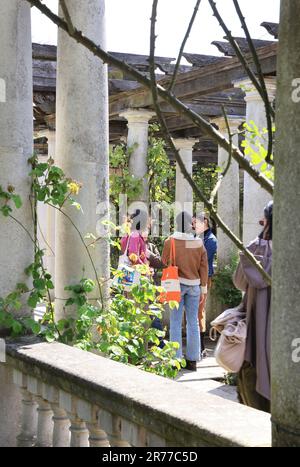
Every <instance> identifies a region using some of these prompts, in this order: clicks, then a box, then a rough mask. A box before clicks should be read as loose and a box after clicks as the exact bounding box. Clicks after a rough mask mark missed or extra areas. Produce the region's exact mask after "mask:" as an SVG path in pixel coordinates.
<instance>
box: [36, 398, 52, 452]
mask: <svg viewBox="0 0 300 467" xmlns="http://www.w3.org/2000/svg"><path fill="white" fill-rule="evenodd" d="M36 400H37V403H38V409H37V412H38V426H37V441H36V446H37V447H40V448H47V447H51V446H52V439H53V420H52V416H53V412H52V408H51V405H50V404H49V402H47V401H45V400H44V399H42V398H41V397H38V396H37V397H36Z"/></svg>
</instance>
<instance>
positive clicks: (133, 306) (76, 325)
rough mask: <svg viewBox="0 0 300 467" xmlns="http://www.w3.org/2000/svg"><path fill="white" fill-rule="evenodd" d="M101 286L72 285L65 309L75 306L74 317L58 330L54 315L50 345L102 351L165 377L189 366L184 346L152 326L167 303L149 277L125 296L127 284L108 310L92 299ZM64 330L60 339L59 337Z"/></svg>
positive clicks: (49, 321)
mask: <svg viewBox="0 0 300 467" xmlns="http://www.w3.org/2000/svg"><path fill="white" fill-rule="evenodd" d="M94 287H95V284H94V283H93V281H91V280H87V279H82V280H81V282H80V284H78V285H73V286H69V287H66V290H68V291H70V292H71V294H72V295H71V297H70V298H69V299H68V300H67V301H66V304H65V308H67V307H70V306H74V305H75V307H76V313H75V317H74V318H72V317H71V318H68V319H63V320H60V321H58V322H57V323H56V327H55V326H54V323H53V321H52V317H51V316H50V315H48V316H46V317H45V318H44V324H45V323H46V322H47V327H46V328H45V330H44V332H43V335H44V336H45V338H46V339H47V341H48V342H52V341H54V340H59V341H60V342H63V343H65V344H69V345H73V346H76V347H79V348H81V349H83V350H98V351H100V352H101V353H103V354H104V355H107V356H109V357H110V358H111V359H113V360H116V361H119V362H122V363H127V364H132V365H135V366H138V367H139V368H141V369H144V370H146V371H149V372H152V373H156V374H159V375H161V376H168V377H174V376H176V374H177V372H178V371H179V370H180V368H181V365H182V366H184V365H185V362H184V361H183V360H179V359H177V358H176V357H175V354H176V350H177V348H178V344H177V343H174V342H168V341H164V343H165V346H164V348H163V349H161V348H160V347H159V344H160V340H162V339H164V337H165V331H159V330H157V329H154V328H152V327H151V323H152V320H153V318H154V317H158V318H161V317H162V305H161V304H160V303H159V302H158V293H159V290H160V289H159V288H157V287H156V286H155V285H153V284H152V283H151V282H150V281H149V280H148V279H147V278H142V282H141V284H140V285H136V286H133V287H132V290H131V292H130V293H127V294H124V290H123V286H120V287H118V288H117V290H116V291H115V294H114V295H113V297H112V300H111V303H110V306H109V308H108V309H107V310H103V309H101V306H100V305H99V303H95V304H91V303H90V301H89V300H88V293H90V292H91V291H92V290H93V288H94ZM58 331H59V333H60V335H58Z"/></svg>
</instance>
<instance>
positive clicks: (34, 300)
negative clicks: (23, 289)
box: [27, 292, 40, 308]
mask: <svg viewBox="0 0 300 467" xmlns="http://www.w3.org/2000/svg"><path fill="white" fill-rule="evenodd" d="M39 301H40V296H39V294H38V293H36V292H32V293H31V294H30V296H29V298H28V300H27V304H28V305H29V306H30V307H31V308H36V306H37V304H38V303H39Z"/></svg>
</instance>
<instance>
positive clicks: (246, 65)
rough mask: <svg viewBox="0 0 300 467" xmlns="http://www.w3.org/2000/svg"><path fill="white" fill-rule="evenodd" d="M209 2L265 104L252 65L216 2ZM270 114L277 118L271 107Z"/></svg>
mask: <svg viewBox="0 0 300 467" xmlns="http://www.w3.org/2000/svg"><path fill="white" fill-rule="evenodd" d="M208 1H209V4H210V6H211V9H212V10H213V13H214V16H215V17H216V18H217V20H218V21H219V24H220V26H221V28H222V29H223V31H224V32H225V34H226V39H227V40H228V41H229V43H230V45H231V46H232V47H233V49H234V51H235V53H236V55H237V57H238V59H239V61H240V62H241V64H242V65H243V67H244V69H245V71H246V73H247V75H248V76H249V78H250V79H251V81H252V83H253V85H254V87H255V88H256V90H257V92H258V93H259V95H260V97H261V98H262V100H263V101H264V102H265V94H264V91H263V89H262V87H261V84H260V82H259V81H258V80H257V78H256V76H255V74H254V73H253V71H252V70H251V68H250V65H249V63H248V62H247V60H246V58H245V57H244V55H243V52H242V51H241V49H240V47H239V45H238V43H237V42H236V40H235V39H234V37H233V36H232V34H231V32H230V31H229V29H228V28H227V26H226V24H225V22H224V21H223V19H222V16H221V15H220V13H219V11H218V9H217V6H216V3H215V2H214V0H208ZM269 112H270V114H271V116H272V118H273V119H274V118H275V112H274V109H273V108H272V107H271V106H269Z"/></svg>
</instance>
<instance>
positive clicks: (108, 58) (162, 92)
mask: <svg viewBox="0 0 300 467" xmlns="http://www.w3.org/2000/svg"><path fill="white" fill-rule="evenodd" d="M23 1H26V2H29V3H30V4H31V5H32V6H35V7H36V8H38V9H39V10H40V11H41V12H42V13H43V14H44V15H46V16H47V17H48V18H49V19H50V20H51V21H52V22H53V23H55V24H56V25H57V26H58V27H60V28H61V29H63V30H64V31H66V32H68V24H67V23H66V22H65V21H64V20H63V19H61V18H60V17H59V16H57V15H55V14H54V13H53V12H52V11H51V10H50V9H49V8H48V7H47V6H46V5H44V4H42V3H41V2H40V1H39V0H23ZM72 37H73V38H74V39H75V40H76V41H77V42H78V43H80V44H82V45H83V46H85V47H86V48H87V49H88V50H90V51H91V52H92V53H93V54H94V55H95V56H97V57H99V58H101V60H102V61H103V62H104V63H110V64H111V65H113V66H115V67H117V68H119V69H120V70H123V71H125V72H126V73H128V74H129V75H131V76H132V77H133V78H134V79H135V80H136V81H138V82H139V83H140V84H142V85H143V86H144V87H146V88H148V89H151V83H150V80H149V79H148V78H146V77H145V76H144V75H143V74H142V73H140V72H139V71H137V70H136V69H134V68H133V67H131V66H130V65H128V64H127V63H125V62H124V61H121V60H118V59H117V58H115V57H113V56H112V55H110V54H109V53H107V52H105V51H104V50H103V49H101V47H99V46H98V45H96V44H95V43H94V42H93V41H91V40H90V39H88V38H87V37H85V36H84V35H83V34H82V32H81V31H78V30H77V29H76V28H75V32H74V34H73V35H72ZM157 93H158V95H159V96H160V98H161V99H163V100H165V101H166V102H168V103H169V104H170V105H172V107H173V108H174V109H175V110H178V112H180V113H181V114H183V115H185V116H187V117H188V118H189V119H190V120H191V121H192V122H193V123H194V124H195V125H196V126H197V127H199V128H200V129H201V130H202V131H203V133H204V134H206V135H207V136H209V137H211V138H212V139H213V140H214V141H215V142H216V143H217V144H218V145H219V146H221V147H222V148H223V149H225V150H226V151H227V152H228V151H229V149H230V148H229V142H228V140H227V139H226V138H225V137H224V136H223V135H222V134H221V133H220V132H218V131H217V130H216V129H215V128H214V127H213V126H212V125H211V124H210V123H208V122H207V121H206V120H205V118H203V117H202V116H201V115H198V114H197V113H196V112H194V111H193V110H191V109H189V108H188V107H187V106H186V105H185V104H183V103H182V102H181V101H180V100H179V99H177V98H176V97H175V96H174V95H173V94H172V93H170V92H168V91H167V90H166V89H164V88H163V87H162V86H160V85H159V84H158V85H157ZM232 157H233V158H234V159H235V160H236V161H237V162H238V163H239V165H240V166H241V168H242V169H244V170H245V171H246V172H247V173H248V174H249V175H250V176H251V177H252V178H253V179H254V180H255V181H256V182H257V183H258V184H259V185H260V186H261V187H262V188H263V189H264V190H266V191H267V192H268V193H270V195H273V184H272V183H270V181H269V180H267V179H266V178H265V177H264V176H263V175H262V174H261V173H260V172H259V171H258V170H256V169H255V168H254V167H253V166H252V165H251V164H250V162H249V161H248V160H247V159H246V158H245V157H244V154H243V153H242V152H241V151H240V150H239V148H237V147H235V146H233V147H232Z"/></svg>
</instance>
